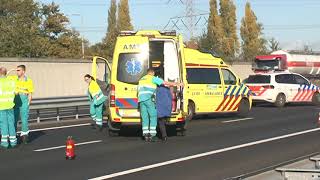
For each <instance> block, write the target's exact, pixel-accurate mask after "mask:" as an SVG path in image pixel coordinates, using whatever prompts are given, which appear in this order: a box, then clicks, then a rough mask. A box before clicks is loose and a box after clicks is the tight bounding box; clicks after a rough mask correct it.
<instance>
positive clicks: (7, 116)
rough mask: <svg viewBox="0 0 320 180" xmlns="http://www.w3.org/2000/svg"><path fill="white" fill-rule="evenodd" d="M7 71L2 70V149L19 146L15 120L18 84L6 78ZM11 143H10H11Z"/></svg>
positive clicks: (0, 81)
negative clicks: (14, 109) (14, 108)
mask: <svg viewBox="0 0 320 180" xmlns="http://www.w3.org/2000/svg"><path fill="white" fill-rule="evenodd" d="M6 74H7V70H6V69H5V68H4V67H1V68H0V121H1V135H2V136H1V147H3V148H8V147H9V146H11V147H12V148H13V147H15V146H16V145H17V137H16V128H15V125H14V124H15V119H14V113H13V107H14V97H15V88H16V82H15V81H14V80H12V79H10V78H7V77H6ZM9 142H10V143H9Z"/></svg>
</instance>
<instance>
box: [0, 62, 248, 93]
mask: <svg viewBox="0 0 320 180" xmlns="http://www.w3.org/2000/svg"><path fill="white" fill-rule="evenodd" d="M20 64H24V65H26V66H27V75H28V76H29V77H30V78H32V79H33V82H34V86H35V93H34V97H35V98H45V97H61V96H82V95H85V94H86V90H87V85H86V84H85V82H84V81H83V76H84V74H87V73H89V74H90V73H91V61H90V60H82V59H41V58H40V59H28V58H0V66H4V67H6V68H8V69H12V68H15V67H16V66H17V65H20ZM99 67H101V68H99V72H98V77H103V71H104V70H103V67H104V65H103V64H100V65H99ZM231 68H232V70H233V71H234V72H235V73H237V75H238V76H239V77H240V78H241V79H244V78H246V77H247V76H248V75H249V74H251V73H252V70H251V63H244V62H237V63H233V64H232V65H231ZM13 73H15V72H13Z"/></svg>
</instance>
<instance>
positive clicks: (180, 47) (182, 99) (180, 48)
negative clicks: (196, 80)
mask: <svg viewBox="0 0 320 180" xmlns="http://www.w3.org/2000/svg"><path fill="white" fill-rule="evenodd" d="M178 41H179V42H178V54H179V67H180V77H181V82H183V83H184V85H186V83H187V81H186V77H187V76H186V67H185V59H184V58H185V57H184V47H185V46H184V43H183V37H182V35H179V36H178ZM186 98H187V95H186V91H185V90H184V87H180V110H181V111H182V114H183V116H184V117H186V116H187V114H188V99H186Z"/></svg>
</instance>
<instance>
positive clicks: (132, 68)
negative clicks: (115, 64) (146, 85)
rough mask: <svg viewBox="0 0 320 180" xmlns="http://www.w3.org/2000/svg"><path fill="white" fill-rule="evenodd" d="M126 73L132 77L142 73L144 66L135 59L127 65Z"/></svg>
mask: <svg viewBox="0 0 320 180" xmlns="http://www.w3.org/2000/svg"><path fill="white" fill-rule="evenodd" d="M126 71H127V73H128V74H130V75H133V76H134V75H137V74H139V73H141V72H142V64H141V62H140V61H138V60H137V59H135V58H132V59H131V60H129V61H127V63H126Z"/></svg>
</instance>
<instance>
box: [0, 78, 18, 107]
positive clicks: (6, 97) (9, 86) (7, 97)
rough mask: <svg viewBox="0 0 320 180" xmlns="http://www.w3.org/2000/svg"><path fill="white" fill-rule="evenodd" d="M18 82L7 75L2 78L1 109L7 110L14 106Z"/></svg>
mask: <svg viewBox="0 0 320 180" xmlns="http://www.w3.org/2000/svg"><path fill="white" fill-rule="evenodd" d="M15 88H16V83H15V81H14V80H11V79H8V78H6V77H1V78H0V110H7V109H11V108H13V107H14V97H15V93H14V92H15Z"/></svg>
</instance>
